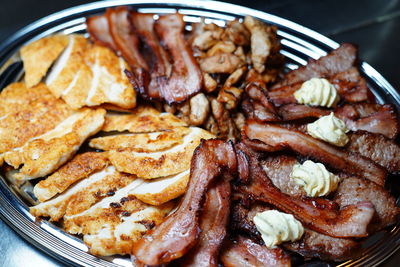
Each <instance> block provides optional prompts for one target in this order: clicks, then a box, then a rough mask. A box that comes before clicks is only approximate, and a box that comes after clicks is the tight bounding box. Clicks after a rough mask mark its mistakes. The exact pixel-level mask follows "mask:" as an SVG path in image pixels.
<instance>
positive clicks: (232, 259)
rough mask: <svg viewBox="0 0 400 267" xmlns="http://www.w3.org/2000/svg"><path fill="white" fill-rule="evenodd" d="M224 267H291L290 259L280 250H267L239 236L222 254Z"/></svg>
mask: <svg viewBox="0 0 400 267" xmlns="http://www.w3.org/2000/svg"><path fill="white" fill-rule="evenodd" d="M221 261H222V263H223V264H224V266H225V267H242V266H247V267H269V266H271V267H275V266H276V267H280V266H291V264H290V257H289V255H288V254H286V253H285V252H284V251H283V250H282V249H281V248H274V249H269V248H267V247H265V246H260V245H259V244H257V243H255V242H254V241H252V240H251V239H248V238H245V237H242V236H239V237H238V239H237V241H236V242H231V243H230V244H229V245H228V246H227V248H226V249H225V250H224V251H223V252H222V255H221Z"/></svg>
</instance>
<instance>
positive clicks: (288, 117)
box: [278, 104, 331, 121]
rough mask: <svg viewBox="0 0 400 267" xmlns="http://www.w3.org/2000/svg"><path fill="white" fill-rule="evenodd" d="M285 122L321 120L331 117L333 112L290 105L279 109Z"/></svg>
mask: <svg viewBox="0 0 400 267" xmlns="http://www.w3.org/2000/svg"><path fill="white" fill-rule="evenodd" d="M278 113H279V115H280V116H281V117H282V120H283V121H292V120H299V119H305V118H319V117H322V116H326V115H329V114H330V113H331V110H329V109H323V108H318V107H310V106H306V105H298V104H288V105H284V106H281V107H280V108H279V109H278Z"/></svg>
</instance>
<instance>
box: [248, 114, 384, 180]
mask: <svg viewBox="0 0 400 267" xmlns="http://www.w3.org/2000/svg"><path fill="white" fill-rule="evenodd" d="M244 132H245V134H246V136H247V137H248V138H249V139H256V140H259V141H262V142H264V143H265V144H267V145H269V146H271V147H273V148H281V149H283V148H286V147H287V148H290V149H292V150H294V151H295V152H297V153H299V154H301V155H303V156H305V157H311V158H313V159H315V160H318V161H320V162H322V163H324V164H326V165H328V166H330V167H331V168H332V169H336V170H338V171H344V172H346V173H349V174H352V175H356V176H360V177H364V178H367V179H369V180H371V181H373V182H374V183H376V184H378V185H380V186H383V185H384V183H385V179H386V175H387V172H386V170H385V169H384V168H382V167H381V166H379V165H377V164H375V163H374V162H373V161H371V160H369V159H367V158H364V157H362V156H361V155H359V154H357V153H351V152H347V151H345V150H341V149H339V148H336V147H334V146H331V145H329V144H327V143H325V142H323V141H320V140H317V139H315V138H313V137H311V136H309V135H307V134H305V133H302V132H299V131H296V130H289V129H287V128H284V127H281V126H278V125H274V124H266V123H264V124H261V123H258V122H255V121H248V122H247V124H246V126H245V130H244Z"/></svg>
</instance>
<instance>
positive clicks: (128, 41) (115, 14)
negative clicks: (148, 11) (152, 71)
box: [106, 7, 149, 70]
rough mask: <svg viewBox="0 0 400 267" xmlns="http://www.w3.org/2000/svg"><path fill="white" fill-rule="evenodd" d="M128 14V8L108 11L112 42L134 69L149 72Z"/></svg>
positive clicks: (109, 9)
mask: <svg viewBox="0 0 400 267" xmlns="http://www.w3.org/2000/svg"><path fill="white" fill-rule="evenodd" d="M128 14H129V11H128V8H127V7H116V8H108V9H107V12H106V17H107V21H108V27H109V31H110V34H111V37H112V40H113V41H114V44H115V46H116V48H117V49H118V50H119V51H120V52H121V54H122V56H123V57H124V59H125V60H126V61H127V62H128V64H129V65H130V66H131V68H132V69H136V68H142V69H145V70H148V69H149V67H148V66H147V63H146V61H145V60H144V58H143V56H142V55H141V53H140V51H139V38H138V37H137V36H136V35H135V34H133V32H132V30H131V26H130V22H129V20H128Z"/></svg>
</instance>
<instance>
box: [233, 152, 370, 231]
mask: <svg viewBox="0 0 400 267" xmlns="http://www.w3.org/2000/svg"><path fill="white" fill-rule="evenodd" d="M241 150H242V151H243V152H244V153H246V154H247V156H248V158H249V163H250V175H251V179H252V181H251V183H250V184H248V185H240V186H238V191H239V192H241V193H243V194H245V195H247V197H248V198H252V199H254V200H257V201H261V202H264V203H268V204H271V205H273V206H275V207H277V208H278V209H280V210H282V211H284V212H287V213H291V214H293V216H295V217H296V219H298V220H299V221H301V222H302V223H303V225H304V226H306V227H308V228H309V229H311V230H314V231H316V232H319V233H322V234H325V235H329V236H332V237H342V238H347V237H365V236H368V232H367V226H368V224H369V222H370V221H371V219H372V217H373V215H374V213H375V209H374V207H373V205H372V204H371V203H370V202H365V201H364V202H358V203H356V204H354V205H348V206H346V207H343V208H342V209H341V210H336V209H335V205H333V204H334V203H332V205H330V206H329V207H328V206H326V205H325V203H326V204H329V201H328V200H324V201H323V202H324V203H323V205H320V203H318V202H319V201H318V200H319V199H317V198H310V199H298V198H293V197H291V196H289V195H286V194H284V193H282V192H281V191H280V190H279V189H278V188H276V187H275V186H274V185H273V183H272V181H271V180H270V179H269V178H268V176H267V175H266V173H265V171H264V170H263V169H262V167H261V166H260V165H259V159H258V157H257V156H256V155H254V154H253V153H252V152H251V151H249V150H248V149H242V148H241ZM244 150H247V151H244Z"/></svg>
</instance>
